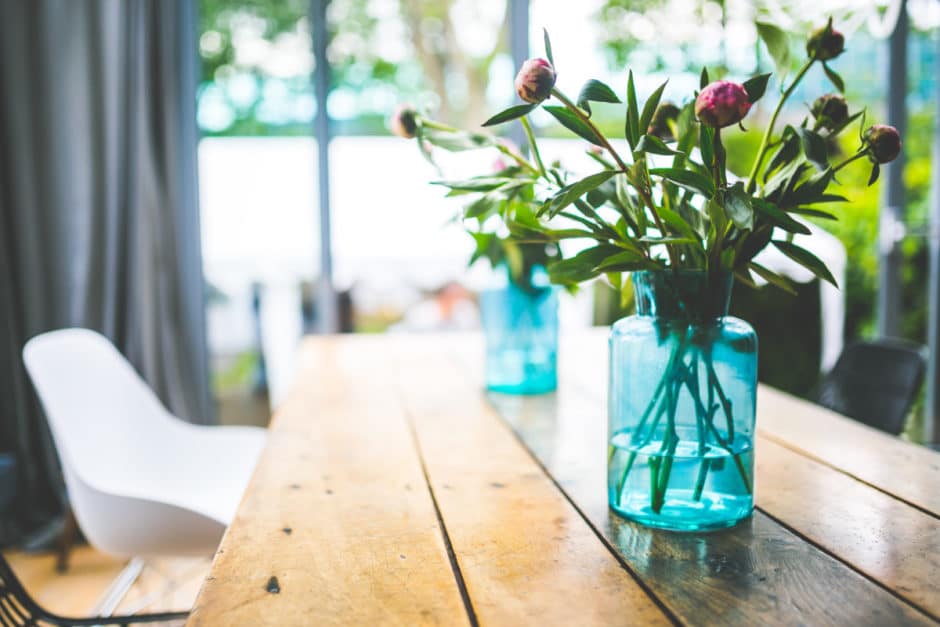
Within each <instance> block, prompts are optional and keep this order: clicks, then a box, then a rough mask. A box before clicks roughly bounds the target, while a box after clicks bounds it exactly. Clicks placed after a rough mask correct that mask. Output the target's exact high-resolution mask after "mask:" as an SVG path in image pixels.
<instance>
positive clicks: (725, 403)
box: [705, 353, 734, 442]
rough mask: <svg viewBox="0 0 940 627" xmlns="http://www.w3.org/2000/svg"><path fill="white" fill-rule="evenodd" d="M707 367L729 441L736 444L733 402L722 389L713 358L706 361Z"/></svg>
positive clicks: (709, 382)
mask: <svg viewBox="0 0 940 627" xmlns="http://www.w3.org/2000/svg"><path fill="white" fill-rule="evenodd" d="M705 367H706V369H707V370H708V385H709V386H710V387H713V388H714V390H715V392H716V393H717V394H718V402H719V403H721V409H722V411H724V414H725V423H726V425H727V427H728V439H729V440H730V441H731V442H734V416H733V414H732V411H731V401H730V400H729V399H728V397H727V396H726V395H725V390H724V388H722V387H721V381H719V380H718V373H716V372H715V364H714V363H713V362H712V356H711V354H710V353H709V355H708V356H707V357H706V359H705Z"/></svg>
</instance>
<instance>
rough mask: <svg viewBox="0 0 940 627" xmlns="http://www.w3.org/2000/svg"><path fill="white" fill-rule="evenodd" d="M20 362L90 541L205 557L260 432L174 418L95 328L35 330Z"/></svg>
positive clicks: (116, 551)
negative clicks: (22, 363)
mask: <svg viewBox="0 0 940 627" xmlns="http://www.w3.org/2000/svg"><path fill="white" fill-rule="evenodd" d="M23 360H24V362H25V363H26V369H27V371H28V372H29V375H30V377H31V379H32V381H33V384H34V385H35V387H36V390H37V392H38V393H39V397H40V400H41V401H42V406H43V408H44V409H45V413H46V416H47V418H48V421H49V425H50V427H51V430H52V435H53V439H54V440H55V445H56V449H57V450H58V453H59V459H60V460H61V462H62V468H63V471H64V474H65V482H66V488H67V489H68V494H69V499H70V501H71V505H72V508H73V510H74V512H75V517H76V520H77V521H78V524H79V527H80V528H81V529H82V531H83V532H84V534H85V536H86V537H87V538H88V541H89V542H90V543H91V544H92V546H94V547H95V548H97V549H99V550H101V551H103V552H105V553H108V554H111V555H114V556H118V557H157V556H185V555H201V556H209V555H211V554H212V553H213V552H214V551H215V549H216V547H217V546H218V544H219V541H220V540H221V538H222V534H223V533H224V531H225V529H226V527H227V526H228V524H229V523H230V522H231V521H232V518H233V517H234V515H235V510H236V509H237V507H238V504H239V502H240V500H241V496H242V493H243V492H244V490H245V486H246V485H247V483H248V480H249V478H250V477H251V473H252V471H253V470H254V467H255V463H256V462H257V460H258V456H259V454H260V452H261V449H262V447H263V446H264V443H265V431H264V430H263V429H258V428H255V427H206V426H197V425H192V424H188V423H186V422H183V421H182V420H179V419H178V418H176V417H175V416H173V415H172V414H170V413H169V412H168V411H167V410H166V409H165V408H164V407H163V405H162V404H161V403H160V401H159V400H158V399H157V397H156V396H155V395H154V393H153V392H152V391H151V390H150V388H149V387H148V386H147V384H146V383H144V381H143V380H142V379H141V378H140V377H139V376H138V375H137V373H136V372H135V371H134V369H133V367H131V365H130V364H129V363H128V362H127V360H126V359H124V357H123V356H122V355H121V354H120V353H119V352H118V351H117V349H116V348H115V347H114V346H113V345H112V344H111V343H110V342H109V341H108V340H107V339H106V338H104V337H103V336H101V335H99V334H98V333H95V332H94V331H89V330H87V329H64V330H61V331H52V332H49V333H44V334H42V335H38V336H36V337H34V338H33V339H31V340H30V341H29V342H27V344H26V346H25V348H24V349H23Z"/></svg>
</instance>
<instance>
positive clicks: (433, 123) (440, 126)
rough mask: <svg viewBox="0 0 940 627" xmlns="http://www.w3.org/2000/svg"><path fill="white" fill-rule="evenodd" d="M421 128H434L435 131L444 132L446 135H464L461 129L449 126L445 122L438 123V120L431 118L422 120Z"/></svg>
mask: <svg viewBox="0 0 940 627" xmlns="http://www.w3.org/2000/svg"><path fill="white" fill-rule="evenodd" d="M421 126H424V127H427V128H432V129H434V130H435V131H444V132H445V133H462V132H463V131H461V130H460V129H459V128H455V127H453V126H448V125H447V124H444V123H443V122H438V121H437V120H432V119H430V118H424V117H423V118H421Z"/></svg>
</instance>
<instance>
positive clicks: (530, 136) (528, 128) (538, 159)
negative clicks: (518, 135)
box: [519, 115, 548, 179]
mask: <svg viewBox="0 0 940 627" xmlns="http://www.w3.org/2000/svg"><path fill="white" fill-rule="evenodd" d="M519 121H520V122H522V128H523V129H525V137H526V139H527V140H529V148H531V149H532V156H534V157H535V163H536V164H537V165H538V166H539V173H540V174H541V175H542V176H543V177H544V178H546V179H547V178H548V173H547V172H546V171H545V164H544V163H542V155H541V154H539V146H538V144H536V143H535V133H533V132H532V125H531V124H529V118H528V116H525V115H524V116H522V117H521V118H519Z"/></svg>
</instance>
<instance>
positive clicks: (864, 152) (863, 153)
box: [832, 150, 868, 174]
mask: <svg viewBox="0 0 940 627" xmlns="http://www.w3.org/2000/svg"><path fill="white" fill-rule="evenodd" d="M867 156H868V151H867V150H859V151H858V152H856V153H855V154H854V155H852V156H851V157H849V158H848V159H846V160H845V161H843V162H842V163H840V164H839V165H837V166H836V167H834V168H832V173H833V174H835V173H836V172H838V171H839V170H841V169H842V168H844V167H845V166H847V165H849V164H850V163H852V162H853V161H855V160H857V159H861V158H862V157H867Z"/></svg>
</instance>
